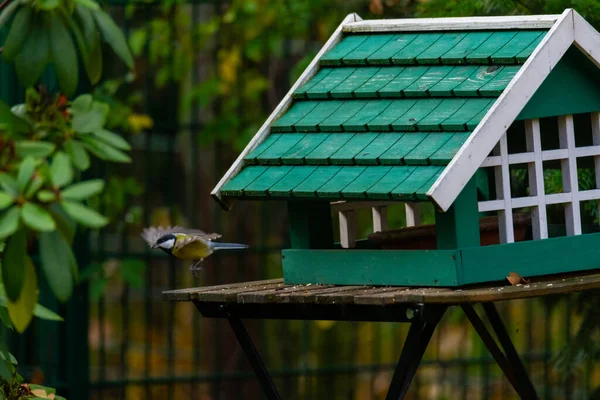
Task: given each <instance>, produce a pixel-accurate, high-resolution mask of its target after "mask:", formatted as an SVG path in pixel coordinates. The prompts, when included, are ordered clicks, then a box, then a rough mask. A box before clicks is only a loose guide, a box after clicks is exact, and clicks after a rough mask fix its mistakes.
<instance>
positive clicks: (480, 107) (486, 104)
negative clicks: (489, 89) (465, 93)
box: [441, 99, 494, 131]
mask: <svg viewBox="0 0 600 400" xmlns="http://www.w3.org/2000/svg"><path fill="white" fill-rule="evenodd" d="M493 102H494V100H493V99H469V100H468V101H467V102H465V104H463V106H462V107H461V108H460V109H458V110H457V111H456V112H455V113H454V114H452V115H451V116H449V117H448V118H446V119H445V120H444V121H443V122H442V123H441V127H442V130H444V131H466V130H468V128H467V123H468V122H469V121H471V120H472V119H473V118H474V117H476V116H477V115H479V114H480V113H481V112H482V111H487V110H488V109H489V108H490V107H491V105H492V104H493ZM482 117H483V116H482Z"/></svg>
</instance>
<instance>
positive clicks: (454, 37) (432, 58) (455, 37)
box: [416, 32, 467, 64]
mask: <svg viewBox="0 0 600 400" xmlns="http://www.w3.org/2000/svg"><path fill="white" fill-rule="evenodd" d="M466 35H467V33H465V32H449V33H444V34H443V35H442V37H440V38H439V39H438V40H437V41H436V42H435V43H434V44H433V45H431V46H430V47H429V48H428V49H427V50H425V51H424V52H422V53H421V54H419V55H418V56H417V58H416V60H417V63H419V64H438V63H440V62H441V57H442V56H443V55H444V54H446V53H447V52H448V50H450V49H452V48H454V46H456V45H457V44H458V43H459V42H460V41H461V40H462V39H464V37H465V36H466Z"/></svg>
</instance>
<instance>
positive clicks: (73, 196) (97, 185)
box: [61, 179, 104, 200]
mask: <svg viewBox="0 0 600 400" xmlns="http://www.w3.org/2000/svg"><path fill="white" fill-rule="evenodd" d="M102 190H104V181H103V180H102V179H93V180H89V181H85V182H79V183H75V184H73V185H71V186H69V187H67V188H65V189H63V191H62V192H61V196H62V198H63V199H67V200H84V199H87V198H88V197H91V196H94V195H96V194H98V193H100V192H101V191H102Z"/></svg>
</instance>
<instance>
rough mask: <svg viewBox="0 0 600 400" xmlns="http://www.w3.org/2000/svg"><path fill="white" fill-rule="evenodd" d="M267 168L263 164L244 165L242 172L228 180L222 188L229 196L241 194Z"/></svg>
mask: <svg viewBox="0 0 600 400" xmlns="http://www.w3.org/2000/svg"><path fill="white" fill-rule="evenodd" d="M267 169H268V167H266V166H263V165H256V166H254V165H252V166H248V167H244V168H243V169H242V170H241V171H240V173H239V174H237V175H236V176H235V177H234V178H233V179H232V180H230V181H229V182H227V183H226V184H225V185H224V186H223V188H222V189H221V190H222V192H223V193H224V194H226V195H227V196H241V195H242V193H243V192H242V191H243V190H244V188H245V187H246V186H248V185H249V184H251V183H252V182H254V180H256V179H257V178H258V177H259V176H261V175H262V174H263V173H264V172H265V171H266V170H267Z"/></svg>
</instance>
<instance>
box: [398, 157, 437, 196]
mask: <svg viewBox="0 0 600 400" xmlns="http://www.w3.org/2000/svg"><path fill="white" fill-rule="evenodd" d="M441 169H442V167H438V166H435V165H425V166H419V167H417V168H416V169H415V170H414V171H413V173H412V174H410V175H409V176H408V177H407V178H406V179H405V180H403V181H402V183H400V184H399V185H398V186H396V187H395V188H394V189H392V191H391V192H390V193H391V195H392V198H394V199H398V200H411V199H414V198H415V192H416V191H417V190H419V188H421V186H423V184H424V183H426V182H427V181H428V180H429V179H431V178H432V177H433V176H434V175H435V174H436V173H438V172H439V171H440V170H441Z"/></svg>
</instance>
